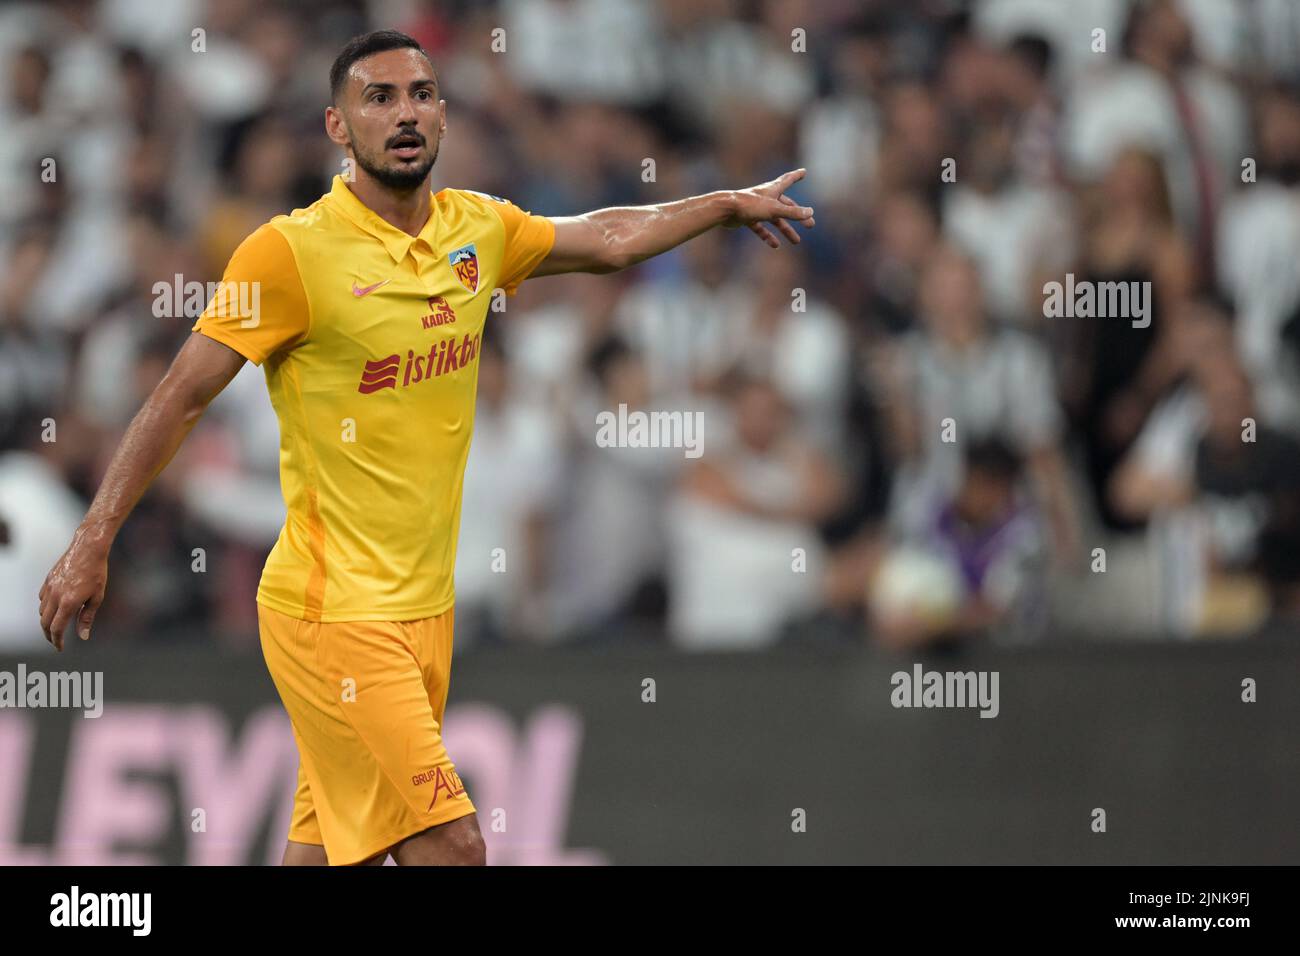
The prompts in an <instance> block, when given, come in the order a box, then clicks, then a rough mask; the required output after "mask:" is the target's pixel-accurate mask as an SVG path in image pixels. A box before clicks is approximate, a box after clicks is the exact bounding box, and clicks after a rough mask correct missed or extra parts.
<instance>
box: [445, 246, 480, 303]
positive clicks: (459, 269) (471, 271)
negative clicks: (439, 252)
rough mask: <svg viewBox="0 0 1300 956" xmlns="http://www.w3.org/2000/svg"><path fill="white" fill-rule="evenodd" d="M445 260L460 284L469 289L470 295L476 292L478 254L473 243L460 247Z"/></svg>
mask: <svg viewBox="0 0 1300 956" xmlns="http://www.w3.org/2000/svg"><path fill="white" fill-rule="evenodd" d="M447 259H448V261H449V262H450V263H451V271H452V272H454V273H456V278H457V279H459V280H460V284H461V285H463V286H464V287H465V288H466V289H469V291H470V295H473V294H474V293H476V292H478V253H477V252H476V251H475V249H474V243H472V242H471V243H470V244H469V245H468V246H461V247H460V248H459V249H457V250H456V251H455V252H453V253H451V254H450V255H449V256H447Z"/></svg>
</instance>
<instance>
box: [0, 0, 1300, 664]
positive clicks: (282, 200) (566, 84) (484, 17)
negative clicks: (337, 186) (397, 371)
mask: <svg viewBox="0 0 1300 956" xmlns="http://www.w3.org/2000/svg"><path fill="white" fill-rule="evenodd" d="M379 27H394V28H397V29H401V30H403V31H405V32H408V33H410V34H411V35H413V36H415V37H416V38H417V39H419V40H420V41H421V42H422V43H423V44H424V46H425V48H426V49H427V50H428V51H429V52H430V54H431V55H432V57H433V59H434V62H435V63H436V64H437V68H438V72H439V75H440V80H441V85H442V94H443V96H444V97H445V98H446V100H447V103H448V114H449V116H448V133H447V135H446V137H445V139H444V142H443V146H442V150H441V153H440V158H439V160H438V163H437V165H436V166H435V168H434V171H433V178H434V188H435V189H438V188H442V187H443V186H454V187H461V188H471V189H476V190H481V191H484V192H488V193H493V194H496V195H500V196H505V197H507V198H509V199H510V200H511V201H513V202H515V203H516V204H518V205H519V206H521V207H523V208H525V209H528V210H530V211H532V212H534V213H538V214H543V215H571V214H576V213H579V212H583V211H586V210H589V209H593V208H598V207H601V206H608V205H623V204H644V203H651V202H656V201H663V200H670V199H675V198H679V197H682V196H686V195H692V194H698V193H702V192H707V191H710V190H713V189H719V188H736V187H743V186H748V185H753V184H756V183H760V182H763V181H766V180H768V179H771V178H774V177H775V176H776V175H778V174H780V173H781V172H784V171H785V170H788V169H792V168H796V167H801V166H802V167H806V168H807V170H808V175H807V178H806V179H805V180H804V181H803V182H801V183H799V184H798V185H797V186H796V187H795V189H794V190H793V191H792V195H793V196H794V198H795V199H796V200H797V201H799V202H800V203H805V204H810V205H813V206H815V208H816V210H817V227H816V229H815V230H812V231H810V232H807V233H804V234H803V235H804V241H803V242H802V244H801V245H800V246H799V247H798V248H793V249H792V248H785V249H783V250H781V251H780V252H774V251H772V250H770V249H768V248H767V247H765V246H764V245H763V244H762V243H760V242H758V241H757V240H756V239H755V238H754V237H753V236H752V235H750V234H749V233H748V232H747V231H745V230H736V231H715V232H712V233H709V234H706V235H705V236H702V237H700V238H698V239H696V240H693V241H692V242H690V243H688V244H687V245H685V246H683V247H681V248H680V249H678V250H676V251H675V252H673V253H671V254H669V255H666V256H663V257H661V258H659V259H656V260H652V261H651V262H648V263H646V264H643V265H641V266H639V267H636V268H634V269H632V270H628V271H625V272H622V273H618V274H615V275H610V276H563V277H554V278H548V279H544V280H539V281H536V282H530V283H527V284H526V285H525V286H524V287H523V289H522V290H521V292H520V294H519V295H518V296H517V297H515V298H513V299H510V300H508V304H507V307H506V311H505V312H503V313H491V314H490V316H489V332H488V335H487V336H486V337H485V347H484V350H483V352H482V355H481V360H480V362H481V364H480V370H479V400H478V411H477V422H476V430H475V437H474V440H473V446H472V450H471V456H470V463H469V466H468V471H467V475H466V481H465V497H464V506H463V511H462V521H461V540H460V552H459V560H458V565H457V573H456V578H457V601H458V603H457V640H458V642H460V646H461V647H463V648H473V647H475V646H487V645H492V644H498V643H508V642H530V643H542V644H551V643H559V642H574V641H588V642H593V643H596V642H606V641H617V640H624V641H626V640H647V641H656V640H657V641H669V642H671V643H673V644H674V645H676V646H680V647H685V648H698V649H706V648H721V647H726V648H731V647H735V648H745V647H761V646H766V645H769V644H772V643H775V642H777V641H781V640H801V639H802V640H842V641H855V642H863V641H867V642H876V643H881V644H885V645H889V646H894V647H910V646H917V645H921V644H927V645H929V644H934V643H939V644H951V643H953V642H959V641H966V640H979V639H991V640H995V641H1004V642H1012V643H1029V642H1051V641H1062V640H1069V639H1086V638H1089V637H1092V638H1105V639H1115V638H1122V637H1136V638H1188V637H1194V636H1199V635H1243V634H1250V633H1254V632H1256V631H1258V630H1259V629H1260V628H1261V627H1263V626H1265V625H1268V624H1274V625H1275V624H1276V623H1277V622H1279V621H1285V620H1287V619H1289V618H1292V617H1295V616H1296V615H1297V614H1298V613H1300V477H1297V476H1300V269H1297V258H1298V257H1300V4H1296V3H1294V2H1293V0H1258V2H1256V3H1251V4H1240V3H1233V2H1230V0H1151V2H1128V0H1071V2H1064V0H984V2H971V3H964V2H958V0H906V2H902V0H900V2H893V0H889V2H885V0H875V2H873V0H816V2H814V0H500V2H468V0H462V2H416V0H403V2H384V0H321V2H307V0H301V2H287V0H286V2H281V0H174V2H169V3H165V4H158V3H154V2H151V0H98V2H96V0H53V2H46V3H40V4H21V3H20V4H12V5H6V6H4V7H3V8H0V129H2V130H3V135H0V175H2V177H3V179H2V181H3V182H4V184H5V198H4V201H3V202H2V203H0V248H3V255H2V256H0V643H3V644H6V645H8V646H11V647H15V646H24V647H36V646H40V645H41V644H42V639H41V636H40V633H39V628H38V626H37V615H36V604H37V600H36V594H37V591H38V589H39V587H40V584H41V581H42V580H43V578H44V576H45V573H46V571H48V569H49V567H50V565H51V564H52V563H53V562H54V560H55V559H56V558H57V557H58V555H59V553H60V552H61V551H62V550H63V548H64V547H65V546H66V544H67V542H68V540H69V538H70V537H71V535H72V533H73V530H74V529H75V528H76V526H77V524H78V522H79V521H80V518H81V516H82V514H83V513H84V509H85V507H86V505H87V504H88V502H89V500H90V498H91V496H92V495H93V494H94V491H95V489H96V487H97V484H98V480H99V477H100V475H101V474H102V472H103V469H104V466H105V464H106V462H107V459H108V457H109V456H110V455H111V453H112V451H113V450H114V448H115V447H116V444H117V442H118V440H119V438H120V437H121V435H122V432H123V430H124V428H125V427H126V425H127V423H128V422H129V421H130V419H131V417H132V415H133V414H134V413H135V411H136V410H137V409H138V407H139V406H140V404H141V402H142V401H143V399H144V398H145V396H146V395H147V394H148V393H149V391H150V390H151V389H152V388H153V386H154V385H155V384H156V383H157V381H158V380H159V378H160V376H161V374H162V373H163V371H164V370H165V369H166V367H167V365H168V362H169V361H170V359H171V357H172V356H173V355H174V354H175V352H176V350H177V349H178V348H179V345H180V343H181V342H182V341H183V340H184V339H185V337H186V336H187V335H189V328H190V326H191V324H192V323H193V318H194V316H196V315H197V314H198V312H199V311H200V310H201V308H202V304H203V303H202V302H201V301H195V302H193V303H190V304H188V305H187V306H186V308H185V309H184V312H185V314H184V315H178V314H168V310H166V309H161V310H160V309H159V307H158V303H159V301H160V293H159V286H158V283H163V284H165V285H166V286H168V287H174V286H175V284H176V283H177V282H178V281H179V282H191V281H198V282H204V283H206V282H210V281H215V280H217V279H219V278H220V275H221V273H222V270H223V268H224V266H225V263H226V261H227V259H228V257H229V255H230V253H231V252H232V251H233V249H234V248H235V246H236V245H237V244H238V243H239V241H240V240H241V239H243V237H244V236H246V235H247V234H248V233H249V232H251V231H252V230H253V229H254V228H256V227H257V226H258V225H259V224H261V223H262V222H265V221H266V220H267V219H269V218H270V217H272V216H274V215H276V214H279V213H282V212H287V211H289V210H291V209H293V208H296V207H301V206H306V205H308V204H310V203H311V202H312V201H314V200H315V199H316V198H318V197H319V196H320V194H322V193H323V192H325V191H326V190H327V189H328V187H329V181H330V178H331V177H332V176H333V175H334V174H335V173H337V172H339V171H340V168H341V166H340V161H341V158H342V157H341V156H340V155H339V153H338V151H337V149H336V148H335V147H333V146H332V144H330V143H329V142H328V140H327V139H326V138H325V136H324V135H323V133H322V123H323V121H322V112H323V108H324V106H325V105H326V102H327V98H328V90H327V83H326V75H327V72H328V68H329V64H330V62H331V60H332V59H333V57H334V55H335V53H336V51H337V50H338V48H339V47H340V46H341V45H342V43H343V42H344V41H346V40H347V39H348V38H349V37H351V36H353V35H355V34H357V33H361V32H365V31H366V30H369V29H375V28H379ZM1067 276H1070V277H1072V278H1071V281H1073V282H1092V283H1103V282H1126V283H1128V282H1132V283H1149V285H1145V286H1144V288H1147V289H1149V290H1150V295H1151V299H1150V306H1151V308H1150V312H1149V315H1148V316H1147V320H1146V321H1145V322H1138V321H1130V320H1129V318H1128V317H1126V316H1115V315H1110V316H1105V317H1089V316H1087V315H1078V316H1075V315H1067V316H1059V315H1048V314H1047V312H1048V310H1046V309H1045V307H1044V300H1045V294H1044V287H1045V284H1046V283H1049V282H1053V281H1056V282H1064V281H1066V277H1067ZM174 311H175V310H172V312H174ZM622 405H626V406H627V408H628V409H634V410H643V411H647V412H650V411H665V412H681V413H691V414H698V415H699V416H700V417H699V421H700V422H701V423H702V439H703V441H702V444H703V454H702V455H700V456H699V457H691V456H689V455H687V454H684V453H683V449H681V448H637V447H604V446H603V445H602V444H601V443H598V441H597V428H596V416H597V414H598V413H599V412H601V411H602V410H610V409H617V408H619V407H620V406H622ZM277 440H278V439H277V426H276V422H275V418H274V415H273V413H272V411H271V408H270V405H269V402H268V400H267V398H266V394H265V386H264V383H263V381H262V374H261V372H260V370H259V369H257V368H254V367H252V366H251V365H250V366H248V367H246V368H245V369H244V371H242V372H241V373H240V374H239V376H238V377H237V378H236V379H235V381H234V382H232V384H231V386H230V387H229V388H228V389H227V391H226V392H225V393H223V394H222V395H221V396H220V397H219V398H218V399H217V401H216V402H214V404H213V406H212V407H211V409H210V411H209V413H208V415H207V416H206V417H205V419H204V420H203V421H202V422H201V423H200V425H199V426H198V428H196V430H195V431H194V432H193V433H192V435H191V436H190V439H189V440H188V442H187V443H186V445H185V446H184V447H183V449H182V451H181V452H180V454H179V455H178V457H177V459H176V460H175V461H174V462H173V464H172V465H171V467H169V468H168V469H167V470H166V471H165V472H164V473H163V474H162V476H161V477H160V478H159V479H158V481H157V483H156V485H155V486H154V488H153V489H152V490H151V491H150V493H149V494H148V495H147V496H146V498H145V499H144V501H143V502H142V503H141V505H140V507H139V508H138V509H137V511H136V513H135V514H134V516H133V517H132V518H131V519H130V521H129V522H128V524H127V525H126V527H125V529H124V531H123V533H122V535H121V536H120V538H119V540H118V543H117V545H116V547H115V550H114V553H113V560H112V564H111V566H110V580H109V592H108V598H107V600H106V602H105V604H104V606H103V608H102V610H101V612H100V614H99V624H98V625H97V627H98V628H99V630H100V631H101V633H103V634H105V635H109V636H110V637H111V639H114V640H119V639H120V640H130V641H139V642H148V641H176V640H217V641H223V642H227V643H230V644H233V645H249V646H251V645H253V644H255V642H256V617H255V608H254V603H253V596H254V593H255V590H256V584H257V579H258V576H259V574H260V571H261V565H262V562H263V560H264V558H265V555H266V553H267V551H268V550H269V548H270V546H271V544H272V543H273V542H274V540H275V537H276V534H277V533H278V531H279V527H280V523H281V521H282V520H283V514H284V507H283V502H282V500H281V498H280V492H279V486H278V481H277V473H276V468H277V462H278V447H277Z"/></svg>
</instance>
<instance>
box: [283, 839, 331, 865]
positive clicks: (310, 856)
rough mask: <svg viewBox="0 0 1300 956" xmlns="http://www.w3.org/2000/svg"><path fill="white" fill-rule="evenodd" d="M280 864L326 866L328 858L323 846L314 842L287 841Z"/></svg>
mask: <svg viewBox="0 0 1300 956" xmlns="http://www.w3.org/2000/svg"><path fill="white" fill-rule="evenodd" d="M280 865H281V866H328V865H329V858H328V857H326V856H325V847H323V846H318V845H317V844H315V843H295V842H294V841H293V840H290V841H288V842H287V843H286V844H285V846H284V856H283V857H282V858H281V860H280Z"/></svg>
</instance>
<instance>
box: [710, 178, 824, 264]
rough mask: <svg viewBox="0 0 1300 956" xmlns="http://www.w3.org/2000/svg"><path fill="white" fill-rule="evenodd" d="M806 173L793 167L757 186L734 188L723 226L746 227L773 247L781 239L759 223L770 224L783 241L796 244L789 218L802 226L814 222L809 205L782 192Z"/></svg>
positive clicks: (779, 243)
mask: <svg viewBox="0 0 1300 956" xmlns="http://www.w3.org/2000/svg"><path fill="white" fill-rule="evenodd" d="M807 172H808V170H806V169H794V170H791V171H790V172H788V173H784V174H783V175H781V176H778V177H777V178H776V179H774V180H772V181H771V182H768V183H763V184H762V185H761V186H751V187H750V188H748V189H739V190H737V191H736V192H735V193H733V202H734V203H735V206H734V208H733V210H732V213H731V218H730V219H728V220H727V221H726V222H725V223H723V225H724V226H726V227H727V228H728V229H738V228H740V227H741V226H748V227H749V228H750V230H751V231H752V232H753V233H754V235H756V236H758V238H760V239H762V240H763V241H764V242H766V243H767V244H768V245H769V246H771V247H772V248H773V249H779V248H780V247H781V240H779V239H778V238H777V237H776V236H775V235H773V234H772V230H771V229H768V228H767V227H766V226H765V225H763V223H771V224H772V225H773V226H775V227H776V229H777V231H778V232H780V233H781V235H783V236H785V238H786V241H788V242H789V243H791V244H792V245H798V243H799V233H798V232H796V231H795V228H794V226H792V225H791V224H790V220H795V221H797V222H798V223H799V224H800V225H802V226H803V227H804V228H805V229H811V228H812V227H813V226H814V225H816V222H815V221H814V220H813V211H812V207H811V206H800V205H799V204H798V203H796V202H795V201H794V200H793V199H791V198H790V197H789V196H787V195H785V191H786V190H787V189H789V188H790V187H791V186H793V185H794V184H795V183H797V182H798V181H799V180H801V179H803V178H804V176H805V175H806V174H807Z"/></svg>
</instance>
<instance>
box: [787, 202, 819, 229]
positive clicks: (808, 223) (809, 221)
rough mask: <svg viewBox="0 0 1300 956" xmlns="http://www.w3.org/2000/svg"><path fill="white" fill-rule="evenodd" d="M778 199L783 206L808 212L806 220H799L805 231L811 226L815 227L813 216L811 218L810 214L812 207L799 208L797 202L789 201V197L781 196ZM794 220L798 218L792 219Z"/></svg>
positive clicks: (815, 222)
mask: <svg viewBox="0 0 1300 956" xmlns="http://www.w3.org/2000/svg"><path fill="white" fill-rule="evenodd" d="M780 198H781V202H782V203H784V204H785V205H787V206H793V207H794V208H796V209H807V210H808V218H806V219H799V222H800V224H801V225H802V226H803V227H804V228H805V229H811V228H812V227H813V226H815V225H817V220H815V219H814V218H813V216H812V212H813V210H812V207H811V206H800V205H799V204H798V203H797V202H795V201H794V200H793V199H791V198H790V197H789V196H782V197H780ZM794 218H796V219H797V218H798V217H797V216H796V217H794Z"/></svg>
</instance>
